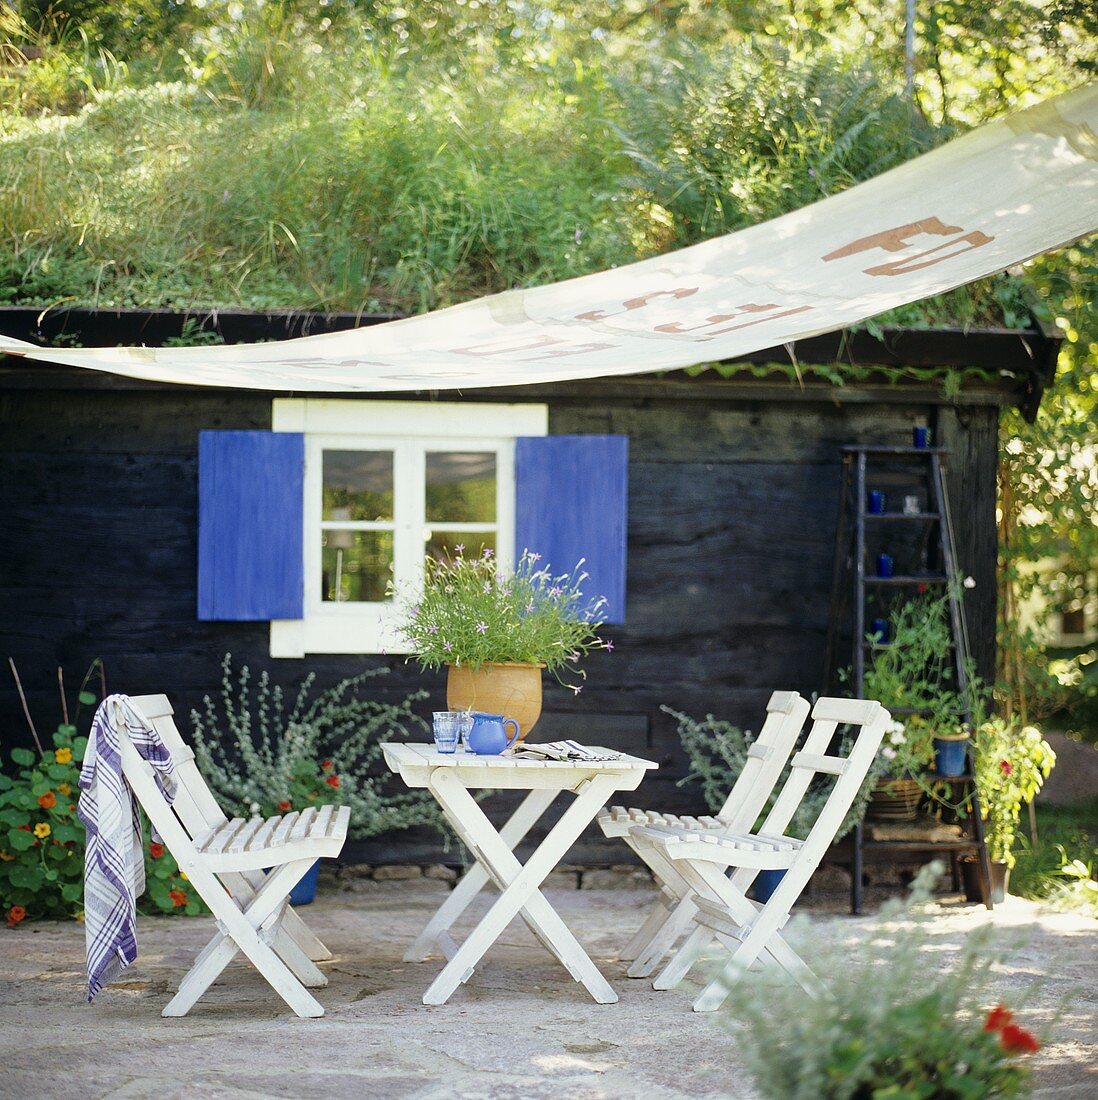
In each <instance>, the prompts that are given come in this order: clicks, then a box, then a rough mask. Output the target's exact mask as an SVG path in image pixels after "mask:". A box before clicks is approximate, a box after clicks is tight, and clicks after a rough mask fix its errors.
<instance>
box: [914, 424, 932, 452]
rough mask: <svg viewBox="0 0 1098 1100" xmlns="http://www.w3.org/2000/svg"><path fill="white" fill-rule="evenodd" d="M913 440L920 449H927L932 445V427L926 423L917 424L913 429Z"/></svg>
mask: <svg viewBox="0 0 1098 1100" xmlns="http://www.w3.org/2000/svg"><path fill="white" fill-rule="evenodd" d="M911 442H912V443H914V444H915V446H916V447H918V449H919V450H920V451H921V450H925V449H926V448H927V447H929V446H930V429H929V428H928V427H926V426H925V425H924V424H916V425H915V426H914V427H913V428H912V429H911Z"/></svg>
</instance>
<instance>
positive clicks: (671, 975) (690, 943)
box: [652, 924, 713, 989]
mask: <svg viewBox="0 0 1098 1100" xmlns="http://www.w3.org/2000/svg"><path fill="white" fill-rule="evenodd" d="M712 940H713V933H712V932H711V931H710V930H709V929H708V928H705V927H703V926H702V925H700V924H699V925H697V926H695V928H694V931H693V932H691V933H690V935H689V936H687V937H686V940H685V941H684V942H683V944H682V945H681V946H680V947H679V949H678V951H676V952H675V954H674V955H672V956H671V959H670V960H669V961H668V963H667V965H666V966H665V967H664V968H663V969H662V970H661V971H660V972H659V974H657V975H656V978H655V980H654V981H653V982H652V988H653V989H674V988H675V986H677V985H678V984H679V982H681V981H682V980H683V978H685V977H686V975H687V974H688V973H689V972H690V968H691V967H692V966H693V965H694V963H695V962H697V960H698V956H699V955H700V954H701V953H702V952H703V951H704V950H705V949H706V948H707V947H708V946H709V944H710V943H711V942H712Z"/></svg>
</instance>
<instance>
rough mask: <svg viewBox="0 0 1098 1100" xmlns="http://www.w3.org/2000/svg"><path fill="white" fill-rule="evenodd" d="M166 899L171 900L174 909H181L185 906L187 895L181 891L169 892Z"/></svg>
mask: <svg viewBox="0 0 1098 1100" xmlns="http://www.w3.org/2000/svg"><path fill="white" fill-rule="evenodd" d="M168 897H170V898H171V899H172V905H173V906H174V907H175V908H176V909H181V908H182V907H183V906H184V905H186V904H187V895H186V894H184V893H183V891H182V890H169V891H168Z"/></svg>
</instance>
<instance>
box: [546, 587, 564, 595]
mask: <svg viewBox="0 0 1098 1100" xmlns="http://www.w3.org/2000/svg"><path fill="white" fill-rule="evenodd" d="M563 591H564V589H563V588H561V586H560V585H559V584H554V585H553V587H552V588H550V589H549V595H550V596H559V595H560V594H561V593H562V592H563Z"/></svg>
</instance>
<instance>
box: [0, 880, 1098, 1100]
mask: <svg viewBox="0 0 1098 1100" xmlns="http://www.w3.org/2000/svg"><path fill="white" fill-rule="evenodd" d="M446 890H447V885H446V883H444V882H439V881H433V880H429V879H418V880H415V881H409V882H372V881H352V882H351V883H350V884H347V885H346V886H345V887H343V888H341V889H339V890H335V889H329V890H327V891H325V892H322V894H321V896H320V898H319V899H318V901H317V902H316V903H315V904H314V905H312V906H310V907H309V908H308V909H305V910H303V914H304V915H306V916H307V919H308V920H309V922H310V924H312V925H313V927H314V928H316V930H317V931H318V932H319V933H320V934H321V936H322V938H323V939H324V940H325V941H326V942H327V944H328V946H329V947H330V948H331V949H332V950H333V951H334V952H335V955H336V957H335V959H334V960H333V961H332V962H331V963H327V964H325V969H326V970H327V972H328V974H329V977H330V984H329V986H328V987H327V988H326V989H323V990H320V991H319V993H318V996H319V999H320V1000H321V1002H322V1003H323V1004H324V1006H325V1008H326V1011H327V1015H326V1016H325V1017H324V1018H323V1019H321V1020H299V1019H297V1018H296V1017H294V1016H293V1015H292V1014H291V1013H290V1012H289V1011H288V1010H287V1009H286V1007H285V1006H284V1005H283V1004H282V1002H281V1001H280V1000H279V999H278V998H277V997H276V996H275V995H274V994H273V993H272V992H271V991H270V990H269V988H268V987H267V986H266V984H265V983H264V982H263V981H262V980H261V979H260V978H259V976H258V975H257V974H256V973H255V972H254V971H252V970H251V969H250V968H249V967H248V966H247V965H245V964H242V963H240V962H239V960H238V962H237V963H235V964H233V966H231V967H230V969H229V970H228V971H227V972H226V974H224V975H223V976H222V978H221V980H220V981H219V982H218V983H217V984H216V985H215V986H214V988H213V989H212V990H211V991H210V993H209V994H208V995H207V997H206V998H205V999H203V1000H202V1001H200V1002H199V1004H198V1005H197V1006H196V1007H195V1009H194V1010H193V1011H192V1013H191V1015H190V1016H188V1017H186V1018H184V1019H181V1020H165V1019H163V1018H162V1017H161V1016H160V1009H161V1008H162V1007H163V1005H164V1004H165V1003H166V1001H167V999H168V996H169V990H171V989H172V988H173V983H174V982H176V981H178V979H179V978H180V977H181V975H182V974H183V972H184V970H185V969H186V968H187V967H188V966H189V964H190V957H191V956H192V955H193V953H194V952H195V950H197V948H198V947H200V946H201V945H202V944H203V943H204V942H205V941H206V939H207V938H208V937H209V935H210V930H211V925H210V920H209V918H208V917H207V918H196V919H186V918H163V917H162V918H142V920H141V924H140V958H139V959H138V962H137V964H136V965H135V966H134V967H132V968H131V969H130V970H129V971H128V972H127V973H126V974H125V975H124V980H122V981H121V982H120V983H119V984H117V985H115V986H112V987H110V989H109V990H108V991H107V992H106V993H105V994H104V995H103V996H102V998H101V999H100V1000H99V1001H98V1002H97V1003H96V1004H95V1005H94V1006H91V1007H89V1006H88V1005H86V1004H84V1003H83V1000H82V996H81V984H82V981H83V951H84V942H83V940H84V937H83V928H82V927H81V926H80V925H77V924H61V923H38V924H26V925H24V926H21V927H20V928H18V929H17V930H15V931H11V932H9V931H8V930H7V929H0V1005H2V1006H3V1007H2V1009H0V1096H3V1097H17V1098H20V1100H22V1098H25V1097H36V1098H37V1097H47V1098H53V1097H58V1098H66V1097H73V1098H74V1100H76V1098H79V1100H89V1098H98V1097H112V1098H113V1097H155V1098H156V1100H172V1098H176V1097H178V1098H181V1100H182V1098H184V1097H186V1098H187V1100H205V1098H214V1097H216V1098H223V1097H229V1098H253V1097H312V1096H320V1097H325V1098H328V1097H335V1098H341V1097H355V1098H359V1097H368V1098H374V1097H378V1098H386V1100H387V1098H389V1097H394V1098H404V1097H409V1098H412V1097H414V1098H417V1100H435V1098H444V1097H467V1098H477V1100H479V1098H485V1100H489V1098H490V1100H510V1098H515V1100H518V1098H523V1100H525V1098H538V1097H555V1098H562V1097H568V1098H572V1097H575V1098H584V1100H588V1098H590V1100H595V1098H603V1097H607V1098H616V1097H623V1098H625V1097H628V1098H634V1097H642V1098H645V1100H647V1098H650V1097H651V1098H669V1100H670V1098H676V1097H736V1098H745V1100H746V1098H750V1097H753V1096H755V1095H756V1093H755V1091H754V1090H753V1088H752V1085H751V1082H750V1080H749V1079H748V1078H747V1076H746V1075H745V1073H744V1071H743V1068H742V1064H741V1062H740V1060H739V1059H738V1057H737V1052H736V1047H735V1040H734V1038H733V1037H732V1036H731V1035H730V1033H729V1032H728V1030H727V1029H725V1028H722V1027H720V1026H716V1025H715V1023H714V1020H713V1019H712V1018H710V1017H707V1016H700V1015H697V1014H695V1013H693V1012H691V1011H690V1000H691V998H690V996H689V992H690V990H688V989H687V988H686V987H680V989H678V990H673V991H670V992H666V993H657V992H655V991H653V990H652V988H651V985H650V984H649V983H648V982H643V981H633V980H630V979H628V978H626V977H625V974H624V967H623V966H622V965H621V964H620V963H618V962H617V961H616V960H615V959H614V951H615V948H616V947H617V946H619V945H620V944H622V943H623V942H624V941H625V940H626V939H627V938H628V936H629V935H630V934H631V932H632V931H633V930H634V929H635V928H636V927H637V926H638V925H639V923H640V921H641V919H642V918H643V915H644V913H645V912H646V910H647V907H648V905H649V904H650V901H651V894H650V892H647V891H644V890H597V889H596V890H553V889H549V890H547V891H546V892H547V896H549V898H550V900H551V901H552V903H553V904H554V906H556V907H557V909H558V910H559V911H560V913H561V914H562V915H563V916H564V918H565V920H566V921H567V922H568V924H569V925H570V927H571V928H572V929H573V930H574V931H575V932H576V934H577V935H578V937H579V939H580V940H581V941H582V942H583V943H584V945H585V946H586V947H587V949H588V951H589V952H590V953H591V955H592V957H593V958H594V959H595V961H596V962H597V963H598V964H599V965H600V966H601V967H602V968H603V970H604V972H605V973H606V974H607V976H608V977H609V979H610V981H611V983H612V984H613V985H614V987H615V988H616V989H617V990H618V992H619V995H620V997H621V1000H620V1001H619V1002H618V1003H617V1004H616V1005H605V1006H600V1005H596V1004H594V1003H593V1002H592V1001H591V1000H590V999H589V998H588V997H587V995H586V993H585V991H584V990H583V989H582V987H580V986H578V985H576V984H574V983H573V982H572V981H571V980H570V979H569V977H568V976H567V974H565V973H564V971H563V970H561V968H560V967H559V966H558V965H557V964H556V962H555V961H554V960H553V959H551V958H550V957H549V956H548V955H547V954H546V953H545V952H544V951H543V950H542V949H541V947H540V946H539V945H537V944H536V942H535V941H534V940H533V939H532V937H530V935H529V933H528V932H527V930H526V928H525V926H523V925H522V924H521V923H516V924H513V925H512V926H511V928H509V929H508V930H507V932H506V933H505V934H504V936H503V938H502V940H501V941H500V943H498V944H497V945H496V947H495V948H494V949H493V950H492V951H491V952H489V954H488V956H487V958H486V960H485V962H484V964H482V966H481V968H480V969H479V970H478V971H477V973H476V974H475V975H474V976H473V978H472V979H471V980H470V981H469V983H468V984H467V985H466V986H464V987H463V988H461V989H460V990H459V991H458V992H457V993H455V995H454V996H453V998H452V999H451V1001H450V1003H449V1004H447V1005H445V1006H442V1007H437V1008H427V1007H425V1006H424V1005H423V1004H422V1003H421V1000H420V998H421V996H422V994H423V991H424V989H425V988H426V986H427V984H428V983H429V981H430V980H431V978H432V977H433V976H434V974H435V973H436V972H437V970H438V967H439V963H438V961H437V960H431V961H429V962H427V963H418V964H409V963H404V962H402V961H401V954H402V951H403V948H404V946H405V945H406V944H407V943H408V942H409V941H410V940H411V938H412V937H413V935H414V934H415V933H416V932H417V931H418V930H419V929H420V927H421V926H422V925H423V924H424V923H425V922H426V920H427V918H428V917H429V916H430V914H431V913H432V912H433V910H434V909H435V907H436V906H437V905H438V904H439V902H440V901H441V900H442V897H443V895H444V893H445V891H446ZM482 900H483V899H482ZM841 908H842V899H839V898H836V899H833V900H832V902H831V904H830V906H828V905H824V906H820V905H819V904H818V903H817V904H814V906H813V908H812V910H811V911H810V912H809V914H808V916H809V919H810V921H811V926H812V928H813V930H814V931H816V932H818V933H819V934H820V935H821V936H826V937H828V938H830V939H839V938H843V937H849V938H852V939H855V940H856V939H857V938H858V937H862V936H865V935H867V934H868V933H869V931H870V930H871V929H872V928H873V925H874V918H873V917H871V916H867V917H860V918H851V917H849V916H847V915H845V914H843V913H842V912H841ZM468 918H469V914H467V917H466V919H467V920H468ZM987 920H992V921H994V923H995V925H996V927H997V928H999V929H1002V930H1003V933H1004V936H1008V937H1011V938H1013V935H1014V934H1015V933H1017V931H1018V930H1019V928H1021V927H1027V928H1028V927H1029V926H1032V928H1031V930H1030V931H1029V933H1028V935H1029V938H1028V942H1027V943H1026V944H1025V945H1024V946H1021V947H1016V946H1015V947H1012V948H1010V949H1009V950H1008V951H1007V952H1006V953H1005V954H1004V956H1003V959H1002V961H1001V964H1000V965H998V966H997V980H998V983H999V988H998V989H997V990H996V993H997V994H1002V995H1004V996H1006V995H1008V994H1009V993H1010V992H1011V991H1014V990H1018V989H1020V988H1022V987H1025V986H1027V985H1029V984H1030V982H1032V981H1033V979H1035V978H1038V977H1040V978H1043V979H1045V984H1044V985H1043V987H1042V988H1041V989H1040V990H1039V991H1038V993H1037V994H1036V995H1035V997H1034V999H1033V1000H1032V1001H1031V1002H1030V1005H1029V1007H1028V1008H1027V1009H1026V1012H1025V1017H1026V1022H1027V1023H1030V1024H1032V1025H1035V1026H1036V1027H1037V1028H1038V1029H1039V1028H1040V1027H1041V1026H1042V1025H1043V1024H1045V1023H1048V1022H1050V1021H1052V1019H1053V1017H1054V1016H1055V1015H1056V1013H1057V1012H1058V1011H1059V1010H1060V1008H1061V1005H1062V1003H1063V1001H1064V998H1065V995H1068V994H1069V993H1070V995H1071V998H1072V999H1071V1001H1070V1004H1069V1007H1068V1008H1067V1009H1066V1011H1065V1012H1064V1014H1063V1016H1062V1017H1061V1018H1060V1020H1059V1021H1058V1022H1056V1023H1054V1024H1053V1025H1052V1034H1053V1036H1054V1038H1053V1041H1052V1042H1051V1043H1049V1044H1048V1045H1047V1047H1046V1048H1045V1049H1044V1050H1043V1051H1042V1052H1041V1053H1040V1054H1039V1055H1038V1056H1037V1058H1036V1060H1035V1062H1034V1066H1035V1071H1036V1072H1035V1085H1036V1095H1038V1096H1040V1097H1048V1098H1051V1097H1057V1098H1059V1097H1063V1098H1065V1100H1066V1098H1068V1097H1071V1098H1073V1100H1074V1098H1080V1100H1081V1098H1084V1097H1094V1096H1098V1058H1096V1055H1095V1040H1096V1038H1098V1022H1096V1015H1098V1014H1096V1012H1095V1006H1096V1001H1098V982H1096V981H1095V979H1096V978H1098V950H1096V948H1098V922H1094V921H1091V920H1087V919H1085V918H1082V917H1076V916H1069V915H1064V914H1054V913H1049V912H1047V911H1042V910H1039V909H1038V908H1037V907H1036V906H1034V905H1032V904H1030V903H1028V902H1024V901H1020V900H1017V899H1009V900H1008V902H1007V904H1005V905H1003V906H1001V907H999V908H998V909H997V910H996V911H995V913H994V914H988V913H986V912H985V911H984V910H983V909H982V908H980V907H979V906H973V905H964V904H959V903H948V902H947V903H943V904H942V905H941V907H940V912H939V914H938V916H937V919H936V924H935V932H936V933H940V936H941V939H940V941H939V942H940V944H941V945H942V946H943V947H944V949H945V953H946V954H948V952H949V951H950V950H956V948H957V946H958V945H959V944H960V942H961V940H962V939H963V937H964V936H965V934H966V932H968V931H969V930H971V929H972V928H973V927H975V926H976V925H978V924H980V923H982V922H984V921H987ZM936 958H941V955H937V954H936ZM693 988H696V987H695V986H693V985H691V987H690V989H693ZM806 1010H810V1002H808V1001H807V999H806Z"/></svg>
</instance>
